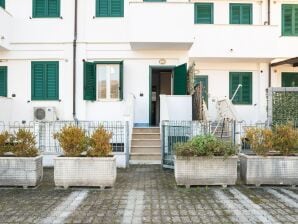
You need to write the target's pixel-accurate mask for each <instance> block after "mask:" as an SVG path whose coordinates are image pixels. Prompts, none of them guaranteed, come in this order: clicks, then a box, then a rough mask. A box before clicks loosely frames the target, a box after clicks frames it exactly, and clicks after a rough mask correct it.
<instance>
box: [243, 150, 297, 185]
mask: <svg viewBox="0 0 298 224" xmlns="http://www.w3.org/2000/svg"><path fill="white" fill-rule="evenodd" d="M240 176H241V179H242V180H243V181H244V183H245V184H253V185H256V186H260V185H262V184H264V185H265V184H268V185H298V156H266V157H265V156H256V155H246V154H240Z"/></svg>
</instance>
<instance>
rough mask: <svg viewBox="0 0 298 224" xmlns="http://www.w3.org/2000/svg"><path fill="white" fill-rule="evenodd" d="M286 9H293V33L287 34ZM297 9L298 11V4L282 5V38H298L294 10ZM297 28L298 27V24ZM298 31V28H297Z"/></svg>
mask: <svg viewBox="0 0 298 224" xmlns="http://www.w3.org/2000/svg"><path fill="white" fill-rule="evenodd" d="M286 7H291V9H292V23H293V24H292V31H291V33H287V32H285V26H284V22H285V19H284V9H285V8H286ZM295 8H297V10H298V4H282V5H281V35H282V36H289V37H291V36H292V37H293V36H298V32H297V33H295V25H296V24H295V13H293V10H294V9H295ZM297 20H298V18H297ZM297 26H298V24H297ZM297 30H298V28H297Z"/></svg>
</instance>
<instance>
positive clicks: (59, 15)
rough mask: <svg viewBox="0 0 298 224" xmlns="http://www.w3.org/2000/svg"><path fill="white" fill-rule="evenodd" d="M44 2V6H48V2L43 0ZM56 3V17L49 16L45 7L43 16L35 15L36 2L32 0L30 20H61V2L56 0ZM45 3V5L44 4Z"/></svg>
mask: <svg viewBox="0 0 298 224" xmlns="http://www.w3.org/2000/svg"><path fill="white" fill-rule="evenodd" d="M44 1H45V3H44V4H45V5H47V6H48V5H49V4H48V0H44ZM57 1H58V6H57V7H58V13H57V15H49V9H48V7H46V9H45V12H46V14H44V15H36V0H32V18H36V19H38V18H61V1H60V0H57ZM46 3H47V4H46Z"/></svg>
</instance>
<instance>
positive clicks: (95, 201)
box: [0, 165, 298, 224]
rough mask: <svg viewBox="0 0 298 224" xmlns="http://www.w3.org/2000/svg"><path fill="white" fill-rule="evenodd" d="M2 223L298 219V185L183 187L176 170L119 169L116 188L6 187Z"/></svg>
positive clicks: (48, 182)
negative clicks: (176, 176) (178, 183)
mask: <svg viewBox="0 0 298 224" xmlns="http://www.w3.org/2000/svg"><path fill="white" fill-rule="evenodd" d="M0 223H1V224H2V223H22V224H23V223H25V224H26V223H104V224H109V223H124V224H126V223H144V224H145V223H165V224H167V223H208V224H210V223H268V224H269V223H270V224H271V223H289V224H290V223H292V224H297V223H298V188H291V187H259V188H256V187H247V186H244V185H238V186H235V187H228V188H226V189H223V188H222V187H193V188H190V189H186V188H182V187H177V186H176V184H175V179H174V174H173V170H164V169H162V168H161V167H160V166H155V165H149V166H148V165H147V166H146V165H143V166H140V165H136V166H131V167H130V168H129V169H118V174H117V182H116V186H115V187H114V188H112V189H105V190H100V189H97V188H70V189H67V190H64V189H55V188H54V183H53V169H45V170H44V180H43V182H42V184H41V186H39V187H38V188H36V189H26V190H24V189H21V188H9V189H7V188H0Z"/></svg>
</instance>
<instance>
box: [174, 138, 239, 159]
mask: <svg viewBox="0 0 298 224" xmlns="http://www.w3.org/2000/svg"><path fill="white" fill-rule="evenodd" d="M174 150H175V154H176V155H177V156H188V157H193V156H207V157H212V156H224V157H228V156H233V155H235V154H236V151H237V149H236V146H235V145H234V144H232V143H230V142H226V141H223V140H221V139H218V138H216V137H215V136H214V135H202V136H196V137H194V138H192V139H191V140H189V141H188V142H185V143H178V144H176V145H175V146H174Z"/></svg>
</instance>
